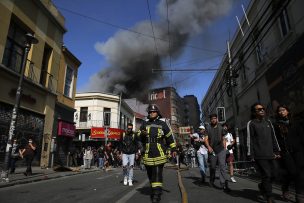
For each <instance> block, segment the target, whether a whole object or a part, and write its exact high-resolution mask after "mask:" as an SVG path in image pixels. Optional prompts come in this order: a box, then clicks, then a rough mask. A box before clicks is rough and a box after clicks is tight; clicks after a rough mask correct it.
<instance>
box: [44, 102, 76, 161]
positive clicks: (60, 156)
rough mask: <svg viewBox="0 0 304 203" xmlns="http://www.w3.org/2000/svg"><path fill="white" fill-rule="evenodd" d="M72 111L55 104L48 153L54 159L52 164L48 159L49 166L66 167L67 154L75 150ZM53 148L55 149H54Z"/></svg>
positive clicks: (74, 128)
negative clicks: (51, 136)
mask: <svg viewBox="0 0 304 203" xmlns="http://www.w3.org/2000/svg"><path fill="white" fill-rule="evenodd" d="M74 111H75V110H74V109H72V108H70V107H68V106H65V105H62V104H58V103H57V104H56V107H55V118H57V119H55V120H54V124H53V139H52V144H51V149H50V153H51V156H53V157H54V159H53V163H51V162H52V159H50V161H49V162H50V163H49V165H53V166H56V165H59V166H66V165H67V159H68V155H69V153H71V152H72V151H74V150H75V146H74V144H73V139H74V138H75V134H76V127H75V123H74V121H73V117H74ZM54 146H55V147H54Z"/></svg>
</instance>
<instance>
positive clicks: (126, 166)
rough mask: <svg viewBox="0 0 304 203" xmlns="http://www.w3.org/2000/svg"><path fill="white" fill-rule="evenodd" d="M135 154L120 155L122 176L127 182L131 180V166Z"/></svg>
mask: <svg viewBox="0 0 304 203" xmlns="http://www.w3.org/2000/svg"><path fill="white" fill-rule="evenodd" d="M134 159H135V154H122V167H123V175H124V177H127V178H128V179H129V180H133V166H134Z"/></svg>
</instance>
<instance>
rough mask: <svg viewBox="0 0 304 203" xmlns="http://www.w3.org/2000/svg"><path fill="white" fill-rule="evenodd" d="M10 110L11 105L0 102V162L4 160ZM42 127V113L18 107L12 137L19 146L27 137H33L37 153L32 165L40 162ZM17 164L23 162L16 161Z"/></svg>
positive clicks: (23, 143) (23, 144)
mask: <svg viewBox="0 0 304 203" xmlns="http://www.w3.org/2000/svg"><path fill="white" fill-rule="evenodd" d="M12 110H13V106H12V105H9V104H6V103H2V102H0V163H3V162H4V156H5V149H6V143H7V139H8V130H9V126H10V121H11V115H12ZM43 128H44V115H40V114H37V113H35V112H32V111H28V110H25V109H22V108H20V109H19V112H18V117H17V122H16V132H15V136H14V137H15V138H17V140H18V142H19V144H20V145H21V147H24V146H25V145H26V144H27V143H28V139H29V138H32V139H33V141H34V143H35V144H36V145H37V153H36V156H35V159H34V161H33V165H34V166H38V165H39V164H40V157H41V148H42V147H41V145H42V137H43ZM17 165H25V162H24V161H18V162H17Z"/></svg>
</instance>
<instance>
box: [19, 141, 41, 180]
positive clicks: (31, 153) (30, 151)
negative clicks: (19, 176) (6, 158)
mask: <svg viewBox="0 0 304 203" xmlns="http://www.w3.org/2000/svg"><path fill="white" fill-rule="evenodd" d="M36 150H37V149H36V144H35V143H34V142H33V139H32V138H29V140H28V144H27V145H26V146H25V147H24V149H22V150H21V158H25V162H26V171H25V172H24V173H23V174H24V175H25V176H31V175H32V174H33V173H32V162H33V160H34V157H35V154H36V153H35V152H36Z"/></svg>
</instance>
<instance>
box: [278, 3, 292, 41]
mask: <svg viewBox="0 0 304 203" xmlns="http://www.w3.org/2000/svg"><path fill="white" fill-rule="evenodd" d="M279 23H280V28H281V34H282V37H284V36H286V35H287V34H288V32H289V31H290V23H289V18H288V13H287V10H286V9H284V10H283V11H282V13H281V15H280V17H279Z"/></svg>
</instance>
